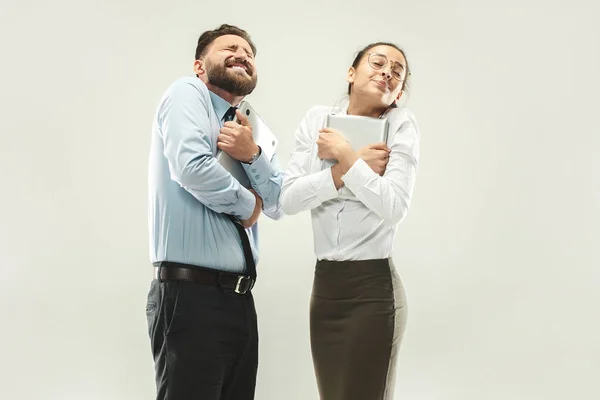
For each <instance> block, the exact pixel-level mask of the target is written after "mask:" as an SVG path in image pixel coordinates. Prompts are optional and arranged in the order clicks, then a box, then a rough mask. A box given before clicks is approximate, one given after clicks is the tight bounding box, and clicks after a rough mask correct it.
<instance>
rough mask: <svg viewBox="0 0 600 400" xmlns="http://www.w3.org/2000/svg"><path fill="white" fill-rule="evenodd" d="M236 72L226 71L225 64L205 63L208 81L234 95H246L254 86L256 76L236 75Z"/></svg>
mask: <svg viewBox="0 0 600 400" xmlns="http://www.w3.org/2000/svg"><path fill="white" fill-rule="evenodd" d="M247 68H250V67H247ZM250 72H252V71H251V70H250ZM237 74H238V73H237V72H233V71H231V72H230V71H228V68H227V63H226V65H213V64H212V63H208V62H207V63H206V77H207V78H208V83H210V84H211V85H213V86H216V87H218V88H221V89H223V90H225V91H226V92H229V93H231V94H232V95H234V96H247V95H249V94H250V93H252V91H253V90H254V88H255V87H256V82H257V77H256V75H254V76H251V77H249V76H246V77H242V76H237Z"/></svg>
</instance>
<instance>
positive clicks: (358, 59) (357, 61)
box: [348, 42, 410, 95]
mask: <svg viewBox="0 0 600 400" xmlns="http://www.w3.org/2000/svg"><path fill="white" fill-rule="evenodd" d="M377 46H388V47H393V48H394V49H396V50H398V51H399V52H400V53H402V56H403V57H404V60H405V61H406V75H405V77H404V82H402V90H403V91H406V89H407V88H408V78H409V76H410V67H409V66H408V58H406V54H404V50H402V49H401V48H400V47H398V46H396V45H395V44H393V43H387V42H376V43H371V44H369V45H367V46H365V47H364V48H363V49H362V50H361V51H359V52H358V54H356V57H355V58H354V62H353V63H352V68H354V69H356V68H357V67H358V64H360V62H361V61H362V59H363V58H364V57H365V56H366V55H367V52H368V51H369V50H371V49H372V48H373V47H377ZM351 92H352V84H351V83H349V84H348V95H349V94H350V93H351Z"/></svg>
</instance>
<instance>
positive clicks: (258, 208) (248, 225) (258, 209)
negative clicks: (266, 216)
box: [240, 189, 263, 229]
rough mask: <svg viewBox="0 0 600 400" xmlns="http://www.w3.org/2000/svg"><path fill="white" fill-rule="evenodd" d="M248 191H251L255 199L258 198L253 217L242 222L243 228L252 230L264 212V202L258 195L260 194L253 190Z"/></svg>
mask: <svg viewBox="0 0 600 400" xmlns="http://www.w3.org/2000/svg"><path fill="white" fill-rule="evenodd" d="M248 190H250V192H251V193H252V194H253V195H254V197H256V205H255V206H254V212H253V213H252V216H251V217H250V218H248V219H242V220H240V222H241V223H242V226H243V227H244V228H246V229H248V228H251V227H252V225H254V224H255V223H256V221H258V217H260V213H261V212H262V207H263V201H262V199H261V198H260V196H259V195H258V193H256V192H255V191H254V190H253V189H248Z"/></svg>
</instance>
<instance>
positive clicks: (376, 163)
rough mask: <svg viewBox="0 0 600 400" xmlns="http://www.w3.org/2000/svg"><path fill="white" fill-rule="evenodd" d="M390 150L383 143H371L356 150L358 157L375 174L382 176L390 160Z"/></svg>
mask: <svg viewBox="0 0 600 400" xmlns="http://www.w3.org/2000/svg"><path fill="white" fill-rule="evenodd" d="M390 151H391V150H390V149H389V148H388V147H387V145H386V144H385V143H373V144H370V145H368V146H366V147H363V148H362V149H360V150H358V152H357V155H358V157H360V158H362V159H363V160H365V162H366V163H367V164H368V165H369V167H371V169H372V170H373V171H375V173H376V174H378V175H380V176H383V174H384V173H385V169H386V167H387V163H388V161H389V159H390Z"/></svg>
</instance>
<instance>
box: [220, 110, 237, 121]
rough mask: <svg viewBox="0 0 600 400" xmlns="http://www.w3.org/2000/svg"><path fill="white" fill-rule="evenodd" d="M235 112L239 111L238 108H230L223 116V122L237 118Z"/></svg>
mask: <svg viewBox="0 0 600 400" xmlns="http://www.w3.org/2000/svg"><path fill="white" fill-rule="evenodd" d="M235 110H237V107H229V110H227V112H226V113H225V115H224V116H223V121H224V122H227V121H233V119H234V118H235Z"/></svg>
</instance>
